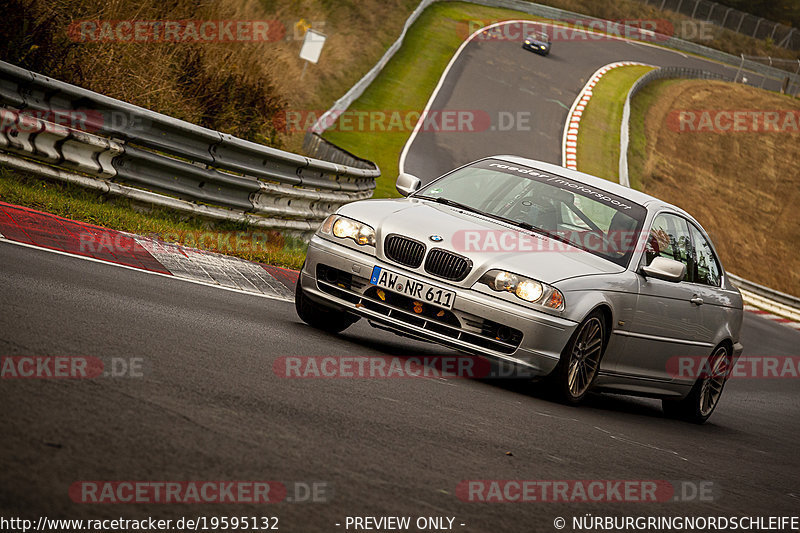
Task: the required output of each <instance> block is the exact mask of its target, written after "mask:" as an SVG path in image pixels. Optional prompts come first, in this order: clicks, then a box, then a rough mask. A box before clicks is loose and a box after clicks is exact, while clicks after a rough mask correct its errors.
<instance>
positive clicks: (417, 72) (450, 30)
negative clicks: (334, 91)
mask: <svg viewBox="0 0 800 533" xmlns="http://www.w3.org/2000/svg"><path fill="white" fill-rule="evenodd" d="M508 19H525V20H541V19H540V18H538V17H533V16H531V15H527V14H525V13H521V12H518V11H512V10H508V9H498V8H488V7H483V6H477V5H474V4H467V3H463V2H446V3H440V4H439V3H437V4H433V5H432V6H431V7H429V8H428V9H426V10H425V11H424V12H423V13H422V15H421V16H420V17H419V18H418V19H417V21H416V22H415V23H414V25H412V26H411V28H409V31H408V33H407V34H406V38H405V40H404V42H403V46H402V47H401V48H400V50H398V52H397V53H396V54H395V55H394V57H393V58H392V60H391V61H389V63H388V64H387V65H386V67H384V69H383V72H381V74H380V75H379V76H378V78H377V79H376V80H375V81H374V82H373V83H372V84H371V85H370V86H369V87H368V88H367V90H366V91H364V94H362V95H361V97H360V98H359V99H358V100H356V101H355V102H354V103H353V105H351V106H350V109H349V111H392V110H416V111H422V110H423V109H424V108H425V104H426V103H427V102H428V99H429V98H430V95H431V94H432V93H433V89H434V88H435V87H436V84H437V83H438V82H439V78H440V77H441V75H442V72H443V71H444V69H445V67H446V66H447V63H449V62H450V59H451V58H452V57H453V54H454V53H455V51H456V50H457V49H458V47H459V46H460V45H461V43H462V42H463V41H464V38H465V37H466V32H467V28H468V21H473V20H482V21H493V20H508ZM387 124H388V120H387ZM337 127H338V124H337V125H334V127H333V128H332V129H331V130H329V131H327V132H326V133H325V134H324V137H325V138H326V139H328V140H329V141H331V142H333V143H335V144H337V145H339V146H341V147H342V148H344V149H346V150H348V151H350V152H352V153H354V154H357V155H358V156H359V157H363V158H365V159H369V160H371V161H374V162H376V163H377V164H378V166H379V167H380V169H381V177H380V178H378V180H377V187H376V188H375V195H374V197H375V198H388V197H396V196H398V193H397V191H395V188H394V182H395V180H396V178H397V168H398V162H399V159H400V152H402V150H403V146H404V145H405V143H406V140H408V138H409V136H410V135H411V130H410V129H407V128H393V131H377V132H373V131H337ZM341 129H344V128H341ZM350 129H351V130H352V129H354V128H350ZM364 129H367V130H368V129H369V128H364Z"/></svg>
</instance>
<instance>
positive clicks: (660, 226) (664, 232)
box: [645, 213, 694, 281]
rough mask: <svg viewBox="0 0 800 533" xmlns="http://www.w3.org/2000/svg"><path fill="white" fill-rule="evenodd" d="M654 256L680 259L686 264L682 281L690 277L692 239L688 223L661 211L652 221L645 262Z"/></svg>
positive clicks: (648, 262)
mask: <svg viewBox="0 0 800 533" xmlns="http://www.w3.org/2000/svg"><path fill="white" fill-rule="evenodd" d="M656 257H666V258H668V259H674V260H675V261H680V262H681V263H683V264H684V265H686V276H684V278H683V281H688V280H689V279H690V277H689V276H690V275H691V273H692V268H693V263H694V261H693V257H692V241H691V238H690V236H689V227H688V224H687V223H686V221H685V220H684V219H683V218H681V217H679V216H676V215H670V214H666V213H662V214H660V215H658V216H657V217H656V219H655V220H654V221H653V226H652V227H651V228H650V235H649V236H648V237H647V246H646V248H645V262H646V264H648V265H649V264H650V263H651V262H652V261H653V259H655V258H656Z"/></svg>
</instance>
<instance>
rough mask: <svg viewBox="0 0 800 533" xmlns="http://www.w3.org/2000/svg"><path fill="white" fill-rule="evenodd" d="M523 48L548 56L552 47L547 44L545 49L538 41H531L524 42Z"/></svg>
mask: <svg viewBox="0 0 800 533" xmlns="http://www.w3.org/2000/svg"><path fill="white" fill-rule="evenodd" d="M522 48H524V49H525V50H528V51H531V52H534V53H536V54H540V55H543V56H546V55H547V54H549V53H550V47H549V46H547V45H545V48H544V50H543V49H542V48H541V45H539V44H536V43H531V44H525V43H523V44H522Z"/></svg>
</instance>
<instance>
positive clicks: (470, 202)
mask: <svg viewBox="0 0 800 533" xmlns="http://www.w3.org/2000/svg"><path fill="white" fill-rule="evenodd" d="M414 196H415V197H418V198H419V197H422V198H427V199H430V200H435V201H439V202H443V203H444V202H445V201H449V202H450V203H455V204H461V205H462V206H464V207H465V208H468V209H470V210H473V211H477V212H480V213H483V214H486V215H488V216H490V217H493V218H496V219H499V220H503V221H506V222H509V223H511V224H515V225H518V226H520V227H522V228H524V229H529V230H532V231H535V232H538V233H542V234H545V235H548V236H550V237H552V238H554V239H557V240H561V241H565V242H569V244H571V245H573V246H575V247H577V248H580V249H582V250H585V251H587V252H589V253H592V254H594V255H597V256H600V257H603V258H605V259H608V260H609V261H613V262H614V263H616V264H618V265H621V266H627V264H628V262H629V261H630V257H631V255H632V254H633V250H634V248H635V246H636V242H637V238H638V235H639V232H640V231H641V229H642V225H643V223H644V218H645V215H646V211H645V208H644V207H642V206H640V205H638V204H635V203H633V202H631V201H630V200H627V199H625V198H622V197H619V196H616V195H614V194H612V193H609V192H606V191H604V190H601V189H597V188H595V187H590V186H588V185H584V184H583V183H581V182H577V181H573V180H571V179H569V178H564V177H561V176H557V175H555V174H549V173H547V172H544V171H541V170H537V169H533V168H530V167H524V166H520V165H514V164H511V163H507V162H504V161H500V160H493V159H487V160H484V161H479V162H477V163H474V164H472V165H470V166H468V167H465V168H462V169H460V170H457V171H455V172H453V173H451V174H448V175H446V176H444V177H443V178H440V179H438V180H436V181H434V182H432V183H430V184H429V185H427V186H426V187H424V188H423V189H421V190H420V191H419V192H417V193H416V194H415V195H414ZM455 204H453V205H455Z"/></svg>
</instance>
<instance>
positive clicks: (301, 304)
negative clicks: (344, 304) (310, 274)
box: [294, 274, 359, 333]
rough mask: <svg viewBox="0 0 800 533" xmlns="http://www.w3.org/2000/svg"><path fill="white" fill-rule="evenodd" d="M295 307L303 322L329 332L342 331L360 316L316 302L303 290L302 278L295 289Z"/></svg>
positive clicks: (298, 280)
mask: <svg viewBox="0 0 800 533" xmlns="http://www.w3.org/2000/svg"><path fill="white" fill-rule="evenodd" d="M301 275H302V274H301ZM294 308H295V309H296V310H297V316H299V317H300V319H301V320H302V321H303V322H305V323H306V324H308V325H309V326H311V327H313V328H317V329H321V330H323V331H327V332H329V333H340V332H342V331H344V330H346V329H347V328H349V327H350V326H352V325H353V324H355V323H356V322H358V318H359V317H357V316H355V315H352V314H350V313H347V312H346V311H335V310H333V309H329V308H327V307H323V306H321V305H319V304H317V303H315V302H314V301H313V300H311V299H310V298H309V297H308V296H306V294H305V292H303V286H302V284H301V283H300V278H298V279H297V286H296V287H295V290H294Z"/></svg>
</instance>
